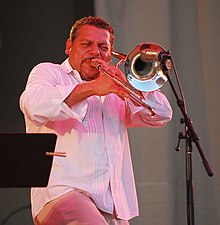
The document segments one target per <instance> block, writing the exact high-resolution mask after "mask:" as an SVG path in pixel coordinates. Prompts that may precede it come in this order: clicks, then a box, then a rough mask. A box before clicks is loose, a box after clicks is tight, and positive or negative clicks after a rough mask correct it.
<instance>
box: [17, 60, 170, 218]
mask: <svg viewBox="0 0 220 225" xmlns="http://www.w3.org/2000/svg"><path fill="white" fill-rule="evenodd" d="M82 82H84V81H82V80H81V78H80V75H79V74H78V72H77V71H75V70H73V69H72V67H71V66H70V64H69V62H68V60H65V61H64V62H63V63H62V65H58V64H52V63H41V64H39V65H37V66H36V67H35V68H34V69H33V70H32V71H31V73H30V76H29V78H28V82H27V86H26V89H25V91H24V92H23V94H22V96H21V98H20V106H21V110H22V111H23V113H24V115H25V121H26V130H27V132H29V133H30V132H31V133H38V132H39V133H56V134H57V143H56V147H55V151H59V152H61V151H62V152H66V155H67V157H66V158H64V157H54V160H53V165H52V169H51V174H50V179H49V182H48V186H47V187H46V188H32V190H31V202H32V214H33V217H35V216H36V215H37V214H38V213H39V212H40V210H41V209H42V208H43V206H44V205H45V204H46V203H47V202H49V201H51V200H52V199H54V198H56V197H58V196H60V195H62V194H64V193H67V192H69V191H71V190H74V188H78V189H82V190H84V191H86V192H88V193H89V194H90V196H91V198H92V199H93V201H94V202H95V204H96V206H97V207H98V208H99V209H101V210H103V211H105V212H108V213H112V212H113V209H114V207H115V210H116V212H117V215H118V217H119V218H121V219H125V220H129V219H131V218H132V217H135V216H137V215H138V203H137V195H136V189H135V182H134V175H133V169H132V162H131V156H130V149H129V142H128V135H127V127H137V126H151V127H161V126H163V125H165V124H166V123H167V122H168V121H169V120H170V119H171V117H172V110H171V107H170V105H169V103H168V101H167V99H166V97H165V96H164V95H163V94H162V93H161V92H159V91H155V92H151V93H145V94H144V95H145V97H146V102H147V103H148V104H149V105H150V106H152V107H153V108H154V109H155V111H156V113H157V117H156V118H151V117H150V116H149V114H148V112H147V110H146V109H143V108H142V107H135V106H134V105H132V103H126V102H124V101H122V100H121V99H120V98H119V97H118V96H117V95H115V94H109V95H107V96H102V97H99V96H91V97H89V98H88V99H87V100H84V101H82V102H80V103H78V104H76V105H74V106H73V107H71V108H69V107H68V106H67V105H66V104H65V103H64V100H65V99H66V97H67V96H68V95H69V94H70V93H71V91H72V90H73V89H74V88H75V86H76V85H77V84H79V83H82ZM39 166H40V165H39Z"/></svg>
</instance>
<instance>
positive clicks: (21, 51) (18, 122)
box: [0, 0, 94, 133]
mask: <svg viewBox="0 0 220 225" xmlns="http://www.w3.org/2000/svg"><path fill="white" fill-rule="evenodd" d="M86 15H94V4H93V1H91V0H64V1H61V0H46V1H45V0H40V1H33V0H21V1H14V2H13V3H12V1H8V0H1V2H0V74H1V77H0V79H1V81H0V90H1V92H0V93H1V94H0V105H1V116H0V132H1V133H2V132H23V131H24V122H23V116H22V114H21V112H20V110H19V105H18V104H19V103H18V102H19V96H20V94H21V92H22V91H23V89H24V87H25V83H26V80H27V76H28V74H29V72H30V70H31V69H32V67H33V66H35V65H36V64H37V63H39V62H42V61H52V62H58V63H59V62H62V61H63V60H64V59H65V54H64V50H65V41H66V39H67V37H68V35H69V30H70V27H71V25H72V24H73V23H74V21H75V20H76V19H79V18H81V17H83V16H86Z"/></svg>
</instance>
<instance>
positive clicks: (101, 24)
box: [70, 16, 115, 46]
mask: <svg viewBox="0 0 220 225" xmlns="http://www.w3.org/2000/svg"><path fill="white" fill-rule="evenodd" d="M84 25H91V26H95V27H98V28H102V29H105V30H107V31H109V33H110V34H111V40H110V41H111V44H112V46H113V43H114V38H115V36H114V30H113V28H112V26H111V25H110V23H108V22H106V21H105V20H104V19H103V18H101V17H99V16H97V17H96V16H87V17H83V18H82V19H79V20H77V21H76V22H75V23H74V24H73V26H72V27H71V30H70V39H71V40H72V42H74V40H75V39H76V38H77V36H78V31H79V29H80V28H81V27H82V26H84Z"/></svg>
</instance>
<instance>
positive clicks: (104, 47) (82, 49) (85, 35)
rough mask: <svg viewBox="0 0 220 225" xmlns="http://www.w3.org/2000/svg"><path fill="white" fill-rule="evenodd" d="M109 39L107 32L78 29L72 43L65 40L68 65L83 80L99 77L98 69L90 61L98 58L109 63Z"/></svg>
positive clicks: (84, 27) (84, 28)
mask: <svg viewBox="0 0 220 225" xmlns="http://www.w3.org/2000/svg"><path fill="white" fill-rule="evenodd" d="M110 38H111V35H110V33H109V31H107V30H105V29H102V28H98V27H95V26H90V25H84V26H82V27H81V28H80V29H79V31H78V36H77V38H76V39H75V40H74V42H73V43H72V41H71V40H70V39H68V40H67V43H66V50H67V49H68V50H69V62H70V65H71V66H72V67H73V69H75V70H77V71H78V72H79V73H80V76H81V78H82V79H83V80H86V81H89V80H93V79H95V78H97V77H98V75H99V71H98V69H96V68H94V67H92V66H91V59H93V58H98V59H102V60H104V61H105V62H107V63H109V62H110V61H111V51H112V46H111V43H110V40H111V39H110Z"/></svg>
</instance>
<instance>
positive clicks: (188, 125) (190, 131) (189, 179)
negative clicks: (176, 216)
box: [160, 51, 213, 225]
mask: <svg viewBox="0 0 220 225" xmlns="http://www.w3.org/2000/svg"><path fill="white" fill-rule="evenodd" d="M167 59H171V56H170V52H169V51H167V57H163V59H162V60H160V62H161V66H162V71H163V73H164V74H165V75H166V77H167V79H168V81H169V84H170V86H171V89H172V91H173V93H174V96H175V98H176V102H177V105H178V107H179V108H180V111H181V112H182V115H183V118H181V120H180V122H181V123H182V124H183V123H185V135H183V133H182V132H180V133H179V136H178V138H179V140H178V145H177V148H176V150H179V143H180V140H181V139H185V140H186V191H187V224H188V225H194V199H193V191H194V190H193V189H194V187H193V173H192V152H193V150H192V142H194V143H195V145H196V147H197V149H198V151H199V154H200V156H201V158H202V162H203V165H204V167H205V170H206V172H207V174H208V176H210V177H211V176H213V172H212V170H211V168H210V166H209V163H208V161H207V159H206V157H205V155H204V153H203V151H202V147H201V145H200V143H199V138H198V136H197V134H196V132H195V130H194V128H193V125H192V121H191V119H190V118H189V116H188V115H187V112H186V109H185V106H184V102H183V101H182V100H181V99H180V98H179V97H178V94H177V92H176V90H175V88H174V85H173V83H172V80H171V79H170V75H169V71H168V68H167V66H166V60H167ZM171 62H172V60H171ZM172 64H173V63H172ZM174 69H175V67H174Z"/></svg>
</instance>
